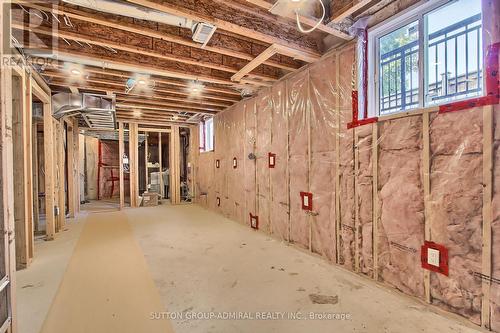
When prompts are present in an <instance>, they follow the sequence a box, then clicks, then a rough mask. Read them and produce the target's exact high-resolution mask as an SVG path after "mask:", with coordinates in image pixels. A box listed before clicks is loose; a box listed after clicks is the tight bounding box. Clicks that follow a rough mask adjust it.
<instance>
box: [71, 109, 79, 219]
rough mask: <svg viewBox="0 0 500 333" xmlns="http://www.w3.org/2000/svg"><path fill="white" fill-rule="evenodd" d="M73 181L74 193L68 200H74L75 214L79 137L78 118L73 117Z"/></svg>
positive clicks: (77, 208) (77, 188)
mask: <svg viewBox="0 0 500 333" xmlns="http://www.w3.org/2000/svg"><path fill="white" fill-rule="evenodd" d="M72 127H73V132H72V133H71V134H72V136H73V155H72V158H73V182H74V185H73V187H74V191H75V192H74V195H73V197H70V200H73V201H74V207H75V215H76V214H78V213H79V212H80V138H79V135H80V133H79V131H80V127H79V125H78V119H77V118H74V119H73V126H72Z"/></svg>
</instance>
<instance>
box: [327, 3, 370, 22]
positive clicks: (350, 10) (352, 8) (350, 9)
mask: <svg viewBox="0 0 500 333" xmlns="http://www.w3.org/2000/svg"><path fill="white" fill-rule="evenodd" d="M374 1H375V0H359V1H357V2H355V1H351V2H350V3H349V5H348V6H346V7H344V8H345V10H343V11H342V12H341V13H340V14H338V15H336V16H335V17H333V18H332V20H331V22H333V23H340V22H342V20H344V19H345V18H347V17H349V16H351V15H352V14H354V13H355V12H356V11H358V10H360V9H361V8H363V7H365V6H368V5H369V4H370V3H371V2H374Z"/></svg>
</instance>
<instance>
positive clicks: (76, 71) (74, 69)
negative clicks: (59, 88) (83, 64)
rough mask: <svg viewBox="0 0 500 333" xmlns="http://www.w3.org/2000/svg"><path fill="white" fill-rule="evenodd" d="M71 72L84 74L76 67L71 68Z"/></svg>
mask: <svg viewBox="0 0 500 333" xmlns="http://www.w3.org/2000/svg"><path fill="white" fill-rule="evenodd" d="M71 74H72V75H80V74H82V72H80V71H79V70H78V69H76V68H73V69H72V70H71Z"/></svg>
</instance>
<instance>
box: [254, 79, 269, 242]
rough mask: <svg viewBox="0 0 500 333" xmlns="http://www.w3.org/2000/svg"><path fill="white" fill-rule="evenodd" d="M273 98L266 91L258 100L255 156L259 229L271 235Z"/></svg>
mask: <svg viewBox="0 0 500 333" xmlns="http://www.w3.org/2000/svg"><path fill="white" fill-rule="evenodd" d="M272 113H273V109H272V98H271V94H270V90H268V89H266V90H264V91H262V92H261V94H260V95H259V96H258V97H257V99H256V115H257V132H256V146H255V155H256V157H257V161H256V166H257V200H258V202H257V207H258V214H257V215H258V216H259V229H261V230H263V231H264V232H266V233H268V234H270V233H272V225H271V220H270V204H271V191H270V179H269V167H268V160H267V156H268V153H269V150H270V148H271V119H272Z"/></svg>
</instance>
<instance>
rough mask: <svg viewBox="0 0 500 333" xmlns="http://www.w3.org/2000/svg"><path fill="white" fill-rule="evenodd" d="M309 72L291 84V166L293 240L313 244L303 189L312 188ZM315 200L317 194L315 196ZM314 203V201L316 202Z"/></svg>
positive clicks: (299, 243) (299, 76)
mask: <svg viewBox="0 0 500 333" xmlns="http://www.w3.org/2000/svg"><path fill="white" fill-rule="evenodd" d="M308 81H309V72H308V71H302V72H300V73H298V74H296V75H295V76H294V77H293V78H290V79H289V80H288V82H287V84H288V96H287V100H288V101H287V103H288V111H289V130H290V133H289V135H290V145H289V151H290V155H289V162H288V167H289V170H290V240H291V241H292V242H294V243H296V244H297V245H300V246H302V247H306V248H308V247H309V236H310V230H309V224H308V223H309V222H308V216H307V214H306V212H305V211H304V210H302V202H301V197H300V192H309V166H308V158H309V148H308V146H309V130H310V128H309V116H310V113H309V112H310V104H309V98H308V97H309V82H308ZM313 202H314V198H313ZM313 205H314V204H313Z"/></svg>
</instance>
